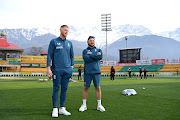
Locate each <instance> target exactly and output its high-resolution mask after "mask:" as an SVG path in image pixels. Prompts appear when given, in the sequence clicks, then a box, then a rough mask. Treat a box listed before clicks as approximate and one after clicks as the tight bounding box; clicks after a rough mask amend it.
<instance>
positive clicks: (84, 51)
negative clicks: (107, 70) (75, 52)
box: [83, 50, 94, 63]
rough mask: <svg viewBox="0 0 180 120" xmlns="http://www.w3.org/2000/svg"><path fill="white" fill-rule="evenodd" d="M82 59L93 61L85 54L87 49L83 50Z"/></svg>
mask: <svg viewBox="0 0 180 120" xmlns="http://www.w3.org/2000/svg"><path fill="white" fill-rule="evenodd" d="M83 59H84V61H85V62H89V63H90V62H94V60H93V59H92V58H90V57H89V55H87V51H86V50H83Z"/></svg>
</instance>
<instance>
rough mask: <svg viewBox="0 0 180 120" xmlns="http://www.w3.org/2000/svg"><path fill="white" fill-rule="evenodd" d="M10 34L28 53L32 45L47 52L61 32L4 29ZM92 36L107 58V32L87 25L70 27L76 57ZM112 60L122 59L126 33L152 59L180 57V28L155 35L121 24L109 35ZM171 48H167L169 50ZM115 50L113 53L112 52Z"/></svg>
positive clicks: (9, 40) (145, 30)
mask: <svg viewBox="0 0 180 120" xmlns="http://www.w3.org/2000/svg"><path fill="white" fill-rule="evenodd" d="M3 30H4V31H5V32H6V33H7V40H8V42H9V43H14V44H15V45H17V46H19V47H21V48H23V49H24V53H23V54H27V53H28V52H29V51H30V48H31V47H33V46H36V47H42V48H43V50H44V51H47V49H48V44H49V42H50V40H51V39H53V38H56V37H57V36H58V35H59V30H58V29H53V28H51V29H50V28H32V29H3ZM1 31H2V29H0V32H1ZM89 35H93V36H95V37H96V38H95V39H96V46H97V47H98V48H101V49H102V50H103V51H104V57H105V43H106V37H105V32H104V31H101V29H99V28H97V27H92V28H85V27H80V26H70V30H69V35H68V38H67V39H69V40H71V41H72V43H73V45H74V51H75V55H76V56H81V54H82V50H83V49H84V48H86V47H87V44H86V41H87V38H88V36H89ZM107 36H108V37H107V39H108V52H109V54H108V55H109V57H108V58H109V60H116V61H119V49H121V48H125V47H126V46H125V44H126V43H125V39H124V36H128V40H127V41H128V48H129V47H141V48H142V56H146V57H149V58H179V57H180V54H179V53H180V52H178V51H179V48H180V45H179V44H180V28H178V29H176V30H174V31H166V32H162V33H157V34H153V32H152V31H150V30H149V29H148V28H146V27H144V26H142V25H129V24H127V25H121V26H114V27H112V31H110V32H108V34H107ZM167 48H168V49H167ZM112 53H113V54H112Z"/></svg>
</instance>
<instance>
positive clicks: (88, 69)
mask: <svg viewBox="0 0 180 120" xmlns="http://www.w3.org/2000/svg"><path fill="white" fill-rule="evenodd" d="M87 43H88V47H87V48H86V49H84V50H83V59H84V90H83V104H82V105H81V107H80V108H79V111H81V112H83V111H85V110H87V105H86V101H87V97H88V89H89V87H90V84H91V81H92V80H93V83H94V87H95V90H96V98H97V102H98V105H97V110H100V111H101V112H104V111H105V108H104V107H103V106H102V105H101V87H100V81H101V69H100V60H101V59H102V57H103V55H102V50H101V49H97V48H96V47H95V37H94V36H89V38H88V40H87Z"/></svg>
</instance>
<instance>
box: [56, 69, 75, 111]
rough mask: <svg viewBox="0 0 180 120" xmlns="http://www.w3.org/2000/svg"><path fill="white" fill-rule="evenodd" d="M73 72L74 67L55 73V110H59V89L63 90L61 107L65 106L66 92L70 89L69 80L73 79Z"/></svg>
mask: <svg viewBox="0 0 180 120" xmlns="http://www.w3.org/2000/svg"><path fill="white" fill-rule="evenodd" d="M72 72H73V69H72V67H69V68H64V69H61V70H58V71H53V95H52V100H53V108H57V105H58V93H59V88H61V94H60V107H64V106H65V101H66V92H67V88H68V83H69V78H70V77H71V75H72Z"/></svg>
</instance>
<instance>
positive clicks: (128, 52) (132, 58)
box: [119, 48, 142, 63]
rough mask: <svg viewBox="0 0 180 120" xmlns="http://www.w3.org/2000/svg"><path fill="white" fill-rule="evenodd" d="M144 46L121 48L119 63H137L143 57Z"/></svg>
mask: <svg viewBox="0 0 180 120" xmlns="http://www.w3.org/2000/svg"><path fill="white" fill-rule="evenodd" d="M141 49H142V48H126V49H120V50H119V57H120V60H119V63H136V60H140V58H141Z"/></svg>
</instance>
